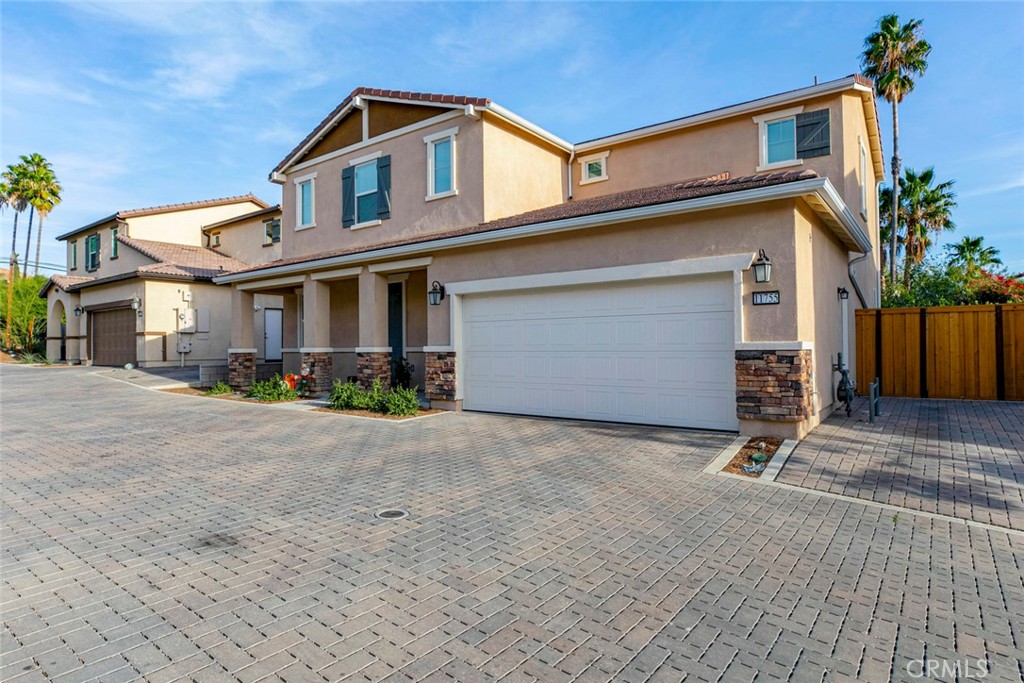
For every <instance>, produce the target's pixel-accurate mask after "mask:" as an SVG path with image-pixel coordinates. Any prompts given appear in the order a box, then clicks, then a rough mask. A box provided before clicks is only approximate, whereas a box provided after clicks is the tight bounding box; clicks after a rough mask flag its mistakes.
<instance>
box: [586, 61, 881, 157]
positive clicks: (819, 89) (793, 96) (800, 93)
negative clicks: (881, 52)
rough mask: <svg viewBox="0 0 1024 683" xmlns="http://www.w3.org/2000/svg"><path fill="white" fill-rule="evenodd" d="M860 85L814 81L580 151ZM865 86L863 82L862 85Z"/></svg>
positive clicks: (598, 141) (599, 142)
mask: <svg viewBox="0 0 1024 683" xmlns="http://www.w3.org/2000/svg"><path fill="white" fill-rule="evenodd" d="M857 85H859V84H858V83H857V79H856V78H854V77H853V76H851V77H849V78H844V79H842V80H839V81H835V82H833V83H822V84H820V85H812V86H810V87H809V88H801V89H800V90H794V91H792V92H788V93H781V94H779V95H772V96H771V97H765V98H762V99H760V100H753V101H752V102H744V103H743V104H735V105H733V106H731V107H723V108H722V109H715V110H714V111H709V112H705V113H703V114H694V115H693V116H686V117H684V118H681V119H674V120H672V121H666V122H664V123H657V124H654V125H653V126H645V127H643V128H638V129H636V130H631V131H626V132H625V133H618V134H616V135H609V136H608V137H603V138H597V139H596V140H590V141H588V142H583V143H580V144H578V145H576V152H577V154H581V153H583V152H587V151H589V150H592V149H596V148H599V147H607V146H608V145H612V144H616V143H619V142H625V141H627V140H636V139H638V138H645V137H648V136H650V135H658V134H659V133H667V132H669V131H673V130H679V129H682V128H689V127H690V126H697V125H700V124H703V123H708V122H710V121H718V120H719V119H727V118H730V117H733V116H738V115H740V114H747V113H753V112H755V111H759V110H761V109H768V108H769V107H777V106H779V105H782V104H786V103H788V102H795V101H798V100H805V99H808V98H810V97H820V96H822V95H830V94H832V93H835V92H842V91H844V90H850V89H851V88H853V87H854V86H857ZM861 87H863V86H861Z"/></svg>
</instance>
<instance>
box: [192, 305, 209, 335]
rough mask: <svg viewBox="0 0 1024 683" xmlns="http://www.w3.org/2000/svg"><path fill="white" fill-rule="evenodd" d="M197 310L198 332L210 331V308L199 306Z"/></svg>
mask: <svg viewBox="0 0 1024 683" xmlns="http://www.w3.org/2000/svg"><path fill="white" fill-rule="evenodd" d="M195 311H196V332H199V333H200V334H202V333H203V332H209V331H210V309H209V308H197V309H195Z"/></svg>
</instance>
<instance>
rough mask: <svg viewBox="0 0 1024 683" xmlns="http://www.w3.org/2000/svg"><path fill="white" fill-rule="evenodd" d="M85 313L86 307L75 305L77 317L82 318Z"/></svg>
mask: <svg viewBox="0 0 1024 683" xmlns="http://www.w3.org/2000/svg"><path fill="white" fill-rule="evenodd" d="M83 313H85V309H84V308H82V307H81V306H75V317H76V318H81V317H82V314H83Z"/></svg>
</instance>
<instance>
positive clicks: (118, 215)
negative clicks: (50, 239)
mask: <svg viewBox="0 0 1024 683" xmlns="http://www.w3.org/2000/svg"><path fill="white" fill-rule="evenodd" d="M116 220H121V212H120V211H118V212H117V213H112V214H110V215H109V216H106V217H104V218H100V219H99V220H95V221H93V222H92V223H89V224H88V225H83V226H81V227H79V228H75V229H74V230H71V231H70V232H66V233H64V234H63V235H57V237H55V238H54V239H55V240H57V241H58V242H63V241H64V240H66V239H68V238H69V237H74V236H75V235H77V234H79V233H81V232H85V231H86V230H92V229H93V228H98V227H99V226H101V225H103V224H104V223H110V222H111V221H116Z"/></svg>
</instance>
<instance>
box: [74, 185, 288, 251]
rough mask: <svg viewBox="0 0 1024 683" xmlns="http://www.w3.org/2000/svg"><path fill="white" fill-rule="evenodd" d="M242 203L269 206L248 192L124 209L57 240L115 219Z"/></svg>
mask: <svg viewBox="0 0 1024 683" xmlns="http://www.w3.org/2000/svg"><path fill="white" fill-rule="evenodd" d="M242 202H252V203H253V204H256V206H259V207H260V208H261V210H262V209H266V208H269V207H270V205H269V204H267V203H266V202H265V201H263V200H262V199H260V198H259V197H257V196H256V195H254V194H253V193H251V192H250V193H248V194H240V195H236V196H234V197H219V198H217V199H201V200H199V201H195V202H182V203H180V204H163V205H161V206H149V207H146V208H142V209H126V210H123V211H118V212H117V213H112V214H110V215H109V216H105V217H103V218H101V219H99V220H97V221H93V222H92V223H89V224H88V225H83V226H82V227H80V228H75V229H74V230H72V231H71V232H66V233H64V234H63V235H60V236H58V237H57V239H58V240H63V239H67V238H68V237H71V236H72V235H75V234H77V233H80V232H82V231H84V230H88V229H89V228H93V227H95V226H97V225H102V224H103V223H109V222H110V221H112V220H115V219H124V218H138V217H139V216H152V215H155V214H158V213H170V212H171V211H187V210H188V209H205V208H209V207H211V206H225V205H227V204H240V203H242Z"/></svg>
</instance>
